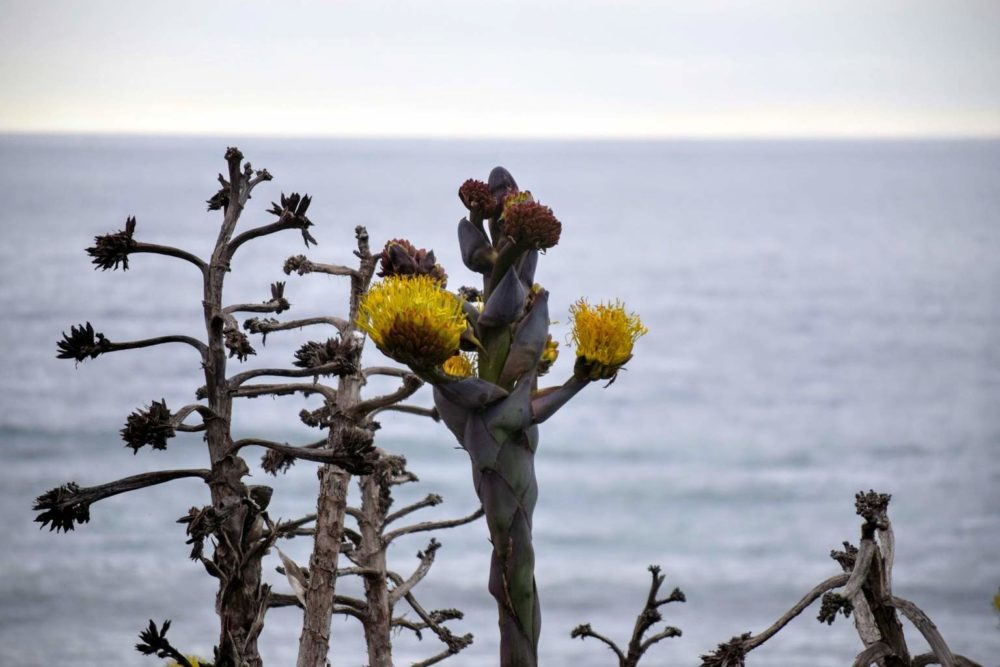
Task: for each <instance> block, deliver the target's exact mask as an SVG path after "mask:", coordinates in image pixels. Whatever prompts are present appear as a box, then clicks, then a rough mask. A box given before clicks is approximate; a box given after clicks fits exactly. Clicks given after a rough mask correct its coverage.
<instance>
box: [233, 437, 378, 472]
mask: <svg viewBox="0 0 1000 667" xmlns="http://www.w3.org/2000/svg"><path fill="white" fill-rule="evenodd" d="M251 446H254V447H264V448H266V449H269V450H272V451H275V452H278V453H279V454H282V455H284V456H291V457H293V458H296V459H302V460H304V461H314V462H316V463H330V464H333V465H335V466H338V467H341V468H343V469H344V470H347V471H349V472H350V473H351V474H352V475H365V474H367V473H368V472H370V471H371V465H372V460H371V459H372V452H371V448H368V449H357V450H347V449H343V450H341V449H311V448H308V447H294V446H292V445H289V444H287V443H281V442H273V441H271V440H263V439H260V438H243V439H241V440H237V441H236V442H234V443H233V451H234V452H236V451H239V450H240V449H242V448H244V447H251Z"/></svg>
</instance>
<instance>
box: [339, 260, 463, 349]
mask: <svg viewBox="0 0 1000 667" xmlns="http://www.w3.org/2000/svg"><path fill="white" fill-rule="evenodd" d="M357 324H358V326H359V327H360V328H361V329H362V330H363V331H365V332H366V333H367V334H368V335H369V336H371V339H372V341H373V342H374V343H375V345H376V346H377V347H378V349H379V350H381V351H382V352H383V353H385V354H386V355H388V356H389V357H392V358H393V359H395V360H396V361H399V362H401V363H404V364H407V365H409V366H412V367H414V368H434V367H436V366H440V365H441V364H443V363H444V362H445V361H446V360H447V359H448V358H449V357H451V356H453V355H454V354H456V353H457V352H458V345H459V340H460V338H461V336H462V332H463V331H465V329H466V327H467V326H468V322H467V321H466V319H465V313H464V312H463V311H462V300H461V299H459V298H458V297H456V296H455V295H454V294H451V293H450V292H446V291H445V290H444V289H442V288H441V285H440V284H439V283H438V282H437V281H436V280H434V279H433V278H431V277H429V276H389V277H388V278H386V279H385V280H383V281H382V282H380V283H377V284H375V285H373V286H372V288H371V289H370V290H369V291H368V294H366V295H365V297H364V299H363V300H362V302H361V307H360V309H359V312H358V319H357Z"/></svg>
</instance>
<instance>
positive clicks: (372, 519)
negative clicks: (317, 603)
mask: <svg viewBox="0 0 1000 667" xmlns="http://www.w3.org/2000/svg"><path fill="white" fill-rule="evenodd" d="M385 463H388V462H387V461H386V460H385V459H382V461H380V465H379V469H377V470H376V471H375V472H374V473H373V474H371V475H365V476H364V477H362V478H361V514H362V517H363V518H362V519H360V520H359V524H360V525H359V526H358V527H359V528H360V530H361V544H362V545H364V547H365V551H364V553H362V554H360V558H359V561H358V565H360V566H361V567H362V568H363V569H365V570H368V571H369V572H371V573H372V574H370V575H367V576H365V604H366V607H367V608H366V612H365V622H364V628H365V642H366V643H367V645H368V667H392V635H391V630H392V606H391V605H390V603H389V581H388V578H387V577H386V575H385V572H386V558H385V546H384V545H383V542H382V532H383V529H384V523H385V516H386V510H387V509H388V507H387V505H386V502H387V500H388V498H387V497H386V490H387V489H388V485H387V484H385V483H383V482H381V481H380V477H381V476H382V475H384V474H387V472H388V471H385V470H383V469H382V468H383V467H384V465H382V464H385Z"/></svg>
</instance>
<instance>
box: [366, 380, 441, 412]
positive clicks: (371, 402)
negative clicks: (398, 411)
mask: <svg viewBox="0 0 1000 667" xmlns="http://www.w3.org/2000/svg"><path fill="white" fill-rule="evenodd" d="M423 384H424V381H423V380H421V379H420V378H419V377H417V376H416V375H413V374H412V373H411V374H409V375H406V376H404V377H403V385H402V386H401V387H400V388H399V389H397V390H396V391H394V392H392V393H391V394H385V395H384V396H376V397H375V398H370V399H368V400H366V401H361V402H360V403H358V404H357V405H355V406H354V408H353V409H352V410H351V414H354V415H361V416H363V415H367V414H368V413H370V412H372V411H373V410H378V409H379V408H385V407H388V406H390V405H394V404H396V403H398V402H399V401H402V400H404V399H406V398H409V397H410V396H413V394H415V393H416V392H417V390H418V389H420V387H422V386H423Z"/></svg>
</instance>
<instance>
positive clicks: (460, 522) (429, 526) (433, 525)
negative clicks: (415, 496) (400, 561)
mask: <svg viewBox="0 0 1000 667" xmlns="http://www.w3.org/2000/svg"><path fill="white" fill-rule="evenodd" d="M400 511H402V510H400ZM482 516H483V508H482V507H480V508H479V509H477V510H476V511H475V512H473V513H472V514H469V515H468V516H463V517H461V518H459V519H447V520H444V521H424V522H422V523H415V524H413V525H412V526H406V527H404V528H398V529H396V530H393V531H390V532H388V533H386V534H385V536H384V537H383V538H382V540H383V542H384V543H385V544H389V543H391V542H392V541H393V540H395V539H396V538H397V537H400V536H401V535H410V534H412V533H425V532H427V531H429V530H441V529H444V528H455V527H456V526H464V525H465V524H467V523H472V522H473V521H475V520H477V519H479V518H480V517H482Z"/></svg>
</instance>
